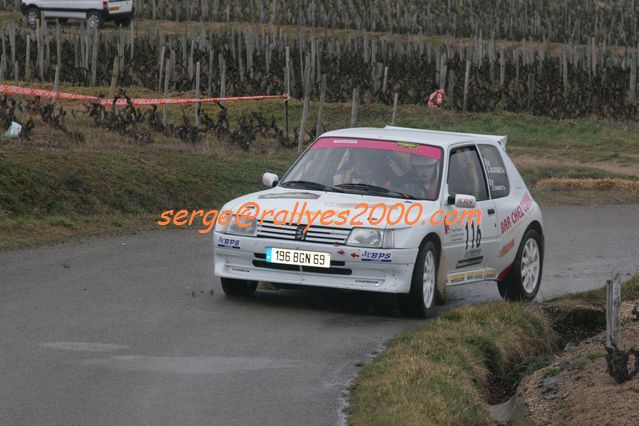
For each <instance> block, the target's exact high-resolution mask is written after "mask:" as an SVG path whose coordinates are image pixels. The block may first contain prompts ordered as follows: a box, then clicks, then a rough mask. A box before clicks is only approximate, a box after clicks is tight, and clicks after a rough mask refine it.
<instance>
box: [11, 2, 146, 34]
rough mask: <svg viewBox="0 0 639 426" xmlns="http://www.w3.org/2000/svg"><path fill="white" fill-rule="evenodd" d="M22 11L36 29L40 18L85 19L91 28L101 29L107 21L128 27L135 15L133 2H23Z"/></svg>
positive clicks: (21, 4)
mask: <svg viewBox="0 0 639 426" xmlns="http://www.w3.org/2000/svg"><path fill="white" fill-rule="evenodd" d="M20 11H21V12H22V14H23V15H25V16H26V17H27V21H28V22H29V26H31V28H35V27H36V25H37V22H38V21H39V20H40V17H41V16H42V17H44V18H47V19H48V18H57V19H60V20H66V19H84V20H86V21H87V26H88V27H89V28H99V27H100V26H101V25H102V23H103V22H105V21H115V23H116V24H117V25H123V26H128V25H129V24H130V23H131V19H133V15H134V14H135V7H134V6H133V1H132V0H22V1H21V2H20Z"/></svg>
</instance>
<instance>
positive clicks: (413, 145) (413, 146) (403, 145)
mask: <svg viewBox="0 0 639 426" xmlns="http://www.w3.org/2000/svg"><path fill="white" fill-rule="evenodd" d="M418 147H419V144H416V143H412V142H397V148H406V149H417V148H418Z"/></svg>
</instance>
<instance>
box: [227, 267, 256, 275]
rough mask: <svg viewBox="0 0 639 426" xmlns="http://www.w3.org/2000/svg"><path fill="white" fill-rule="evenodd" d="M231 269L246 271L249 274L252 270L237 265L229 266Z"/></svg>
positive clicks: (233, 270)
mask: <svg viewBox="0 0 639 426" xmlns="http://www.w3.org/2000/svg"><path fill="white" fill-rule="evenodd" d="M229 270H230V271H231V272H244V273H247V274H248V273H249V272H251V270H250V269H248V268H239V267H237V266H231V267H229Z"/></svg>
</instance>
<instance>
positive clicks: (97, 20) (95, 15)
mask: <svg viewBox="0 0 639 426" xmlns="http://www.w3.org/2000/svg"><path fill="white" fill-rule="evenodd" d="M102 22H103V18H102V14H101V13H100V12H98V11H95V10H92V11H91V12H89V13H88V14H87V28H91V29H98V28H101V27H102Z"/></svg>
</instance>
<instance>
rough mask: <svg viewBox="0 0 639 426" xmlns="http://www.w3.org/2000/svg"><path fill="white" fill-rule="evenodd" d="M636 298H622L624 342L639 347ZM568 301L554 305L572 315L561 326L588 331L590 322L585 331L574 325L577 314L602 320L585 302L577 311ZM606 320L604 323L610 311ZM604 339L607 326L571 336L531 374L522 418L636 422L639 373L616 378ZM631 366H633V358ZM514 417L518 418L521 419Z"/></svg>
mask: <svg viewBox="0 0 639 426" xmlns="http://www.w3.org/2000/svg"><path fill="white" fill-rule="evenodd" d="M636 303H637V301H632V302H623V304H622V329H621V342H622V347H623V349H625V350H627V349H630V348H634V347H639V321H638V320H637V319H636V315H634V314H633V313H632V311H633V309H634V307H635V306H636ZM575 306H579V304H578V303H575ZM564 307H565V306H564ZM564 307H558V308H557V307H551V308H550V311H553V312H554V313H555V314H556V316H555V318H557V319H560V318H561V319H563V320H566V321H567V322H566V324H562V325H561V327H564V326H565V327H566V328H567V331H570V333H568V334H569V335H572V336H574V337H580V336H583V335H584V334H587V328H586V329H584V330H583V332H582V331H580V330H579V328H577V329H571V328H570V327H569V324H570V321H571V320H573V319H574V320H576V323H577V324H578V325H584V326H586V325H588V324H590V325H595V326H600V325H601V324H600V322H599V319H596V320H595V319H593V318H588V316H587V315H585V313H586V311H584V309H583V306H581V307H579V308H575V310H574V311H572V312H570V311H568V312H566V311H564V310H563V308H564ZM544 309H547V308H544ZM602 309H603V308H602ZM602 312H603V311H602ZM549 314H550V313H549ZM550 315H552V314H550ZM603 326H604V328H605V317H604V320H603ZM597 328H600V327H597ZM564 338H565V337H564ZM605 341H606V333H605V331H600V332H599V333H597V334H595V335H594V336H591V337H586V338H583V339H580V340H568V341H567V343H566V345H565V349H564V350H563V351H561V352H559V353H558V354H556V355H555V356H554V357H553V359H552V362H551V363H550V365H548V366H546V367H543V368H540V369H538V370H536V371H535V372H533V373H531V374H530V375H528V376H526V377H525V378H524V379H523V380H522V381H521V383H520V384H519V386H518V390H517V394H516V396H515V399H516V402H515V405H516V407H515V411H517V412H518V413H519V414H520V417H519V420H520V421H521V420H523V421H524V422H525V423H527V424H533V425H555V424H556V425H565V424H566V425H579V426H581V425H590V424H608V423H610V421H611V420H613V421H614V424H616V425H625V424H636V422H637V418H638V416H639V376H635V377H634V378H633V379H631V380H629V381H627V382H625V383H623V384H621V385H618V384H616V383H615V381H614V380H613V378H612V377H611V376H610V375H609V374H608V373H607V371H606V359H605V356H606V350H605V347H604V345H605ZM629 367H630V368H633V367H634V365H632V362H631V364H630V365H629ZM512 420H513V424H514V423H519V421H517V422H516V421H515V420H516V419H514V418H513V419H512Z"/></svg>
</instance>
